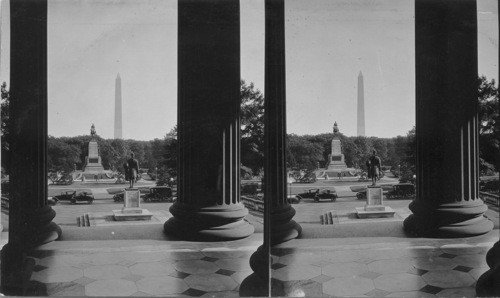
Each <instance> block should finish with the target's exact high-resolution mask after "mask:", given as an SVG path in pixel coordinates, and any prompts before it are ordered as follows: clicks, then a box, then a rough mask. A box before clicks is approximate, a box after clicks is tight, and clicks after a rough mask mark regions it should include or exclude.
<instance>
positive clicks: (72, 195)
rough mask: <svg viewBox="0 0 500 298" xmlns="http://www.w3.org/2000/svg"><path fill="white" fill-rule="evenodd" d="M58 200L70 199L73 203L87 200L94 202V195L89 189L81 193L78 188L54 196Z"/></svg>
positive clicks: (90, 202)
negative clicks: (77, 190)
mask: <svg viewBox="0 0 500 298" xmlns="http://www.w3.org/2000/svg"><path fill="white" fill-rule="evenodd" d="M53 198H55V199H56V200H57V201H70V202H71V204H76V202H87V203H89V204H92V202H93V201H94V195H93V194H92V192H89V191H81V192H79V193H77V192H76V190H72V191H64V192H62V193H61V194H60V195H58V196H54V197H53Z"/></svg>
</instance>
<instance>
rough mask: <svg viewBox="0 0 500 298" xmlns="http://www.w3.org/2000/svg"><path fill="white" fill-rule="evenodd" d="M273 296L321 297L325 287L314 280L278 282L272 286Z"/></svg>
mask: <svg viewBox="0 0 500 298" xmlns="http://www.w3.org/2000/svg"><path fill="white" fill-rule="evenodd" d="M272 286H273V289H272V295H273V296H283V297H321V296H323V287H322V286H321V284H320V283H318V282H315V281H312V280H301V281H284V282H283V281H277V282H276V283H273V284H272Z"/></svg>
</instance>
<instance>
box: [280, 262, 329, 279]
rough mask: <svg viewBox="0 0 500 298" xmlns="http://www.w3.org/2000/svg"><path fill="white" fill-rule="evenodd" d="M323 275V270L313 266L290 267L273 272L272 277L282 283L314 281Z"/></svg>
mask: <svg viewBox="0 0 500 298" xmlns="http://www.w3.org/2000/svg"><path fill="white" fill-rule="evenodd" d="M319 275H321V268H320V267H317V266H311V265H290V266H286V267H283V268H280V269H277V270H273V271H272V272H271V277H272V278H276V279H279V280H282V281H291V280H306V279H313V278H315V277H316V276H319Z"/></svg>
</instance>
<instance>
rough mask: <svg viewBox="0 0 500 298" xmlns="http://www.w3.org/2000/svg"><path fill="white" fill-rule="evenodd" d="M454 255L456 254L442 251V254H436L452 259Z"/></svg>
mask: <svg viewBox="0 0 500 298" xmlns="http://www.w3.org/2000/svg"><path fill="white" fill-rule="evenodd" d="M456 256H457V255H456V254H449V253H442V254H440V255H438V257H441V258H447V259H453V258H454V257H456Z"/></svg>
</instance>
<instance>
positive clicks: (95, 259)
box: [82, 252, 124, 265]
mask: <svg viewBox="0 0 500 298" xmlns="http://www.w3.org/2000/svg"><path fill="white" fill-rule="evenodd" d="M123 260H124V259H123V258H122V257H120V256H118V255H117V254H116V253H111V252H107V253H95V254H89V255H85V256H83V257H82V262H83V263H86V264H89V265H117V264H118V263H120V262H121V261H123Z"/></svg>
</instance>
